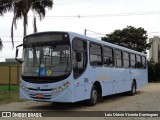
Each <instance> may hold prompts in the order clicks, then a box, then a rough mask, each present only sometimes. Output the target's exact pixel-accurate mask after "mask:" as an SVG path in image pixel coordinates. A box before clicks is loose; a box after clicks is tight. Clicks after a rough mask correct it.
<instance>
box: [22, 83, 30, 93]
mask: <svg viewBox="0 0 160 120" xmlns="http://www.w3.org/2000/svg"><path fill="white" fill-rule="evenodd" d="M20 86H21V88H22V89H23V90H24V91H26V92H29V89H28V88H27V87H25V86H24V85H23V84H22V83H20Z"/></svg>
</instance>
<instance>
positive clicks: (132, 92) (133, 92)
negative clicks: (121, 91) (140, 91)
mask: <svg viewBox="0 0 160 120" xmlns="http://www.w3.org/2000/svg"><path fill="white" fill-rule="evenodd" d="M136 89H137V87H136V82H135V81H133V82H132V86H131V91H129V95H131V96H133V95H135V94H136Z"/></svg>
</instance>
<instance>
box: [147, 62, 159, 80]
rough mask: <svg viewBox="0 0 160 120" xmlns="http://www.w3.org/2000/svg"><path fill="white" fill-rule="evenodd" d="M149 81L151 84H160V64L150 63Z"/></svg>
mask: <svg viewBox="0 0 160 120" xmlns="http://www.w3.org/2000/svg"><path fill="white" fill-rule="evenodd" d="M148 80H149V82H160V62H159V63H154V62H152V61H150V62H148Z"/></svg>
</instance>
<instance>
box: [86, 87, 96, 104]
mask: <svg viewBox="0 0 160 120" xmlns="http://www.w3.org/2000/svg"><path fill="white" fill-rule="evenodd" d="M97 102H98V89H97V87H96V86H95V85H93V86H92V89H91V95H90V99H89V100H88V101H87V105H89V106H94V105H96V104H97Z"/></svg>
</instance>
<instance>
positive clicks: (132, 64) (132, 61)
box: [130, 54, 136, 68]
mask: <svg viewBox="0 0 160 120" xmlns="http://www.w3.org/2000/svg"><path fill="white" fill-rule="evenodd" d="M130 67H131V68H135V67H136V56H135V54H130Z"/></svg>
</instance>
